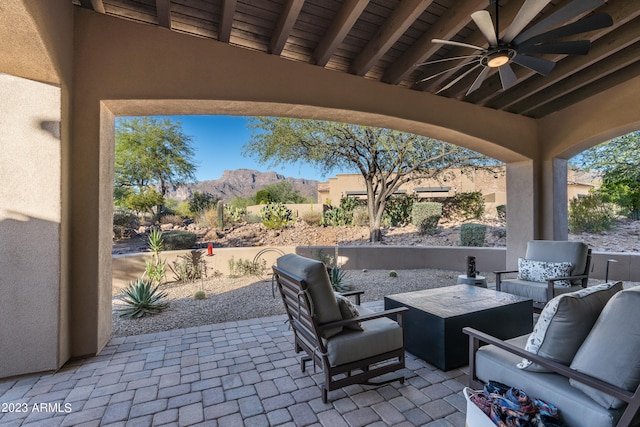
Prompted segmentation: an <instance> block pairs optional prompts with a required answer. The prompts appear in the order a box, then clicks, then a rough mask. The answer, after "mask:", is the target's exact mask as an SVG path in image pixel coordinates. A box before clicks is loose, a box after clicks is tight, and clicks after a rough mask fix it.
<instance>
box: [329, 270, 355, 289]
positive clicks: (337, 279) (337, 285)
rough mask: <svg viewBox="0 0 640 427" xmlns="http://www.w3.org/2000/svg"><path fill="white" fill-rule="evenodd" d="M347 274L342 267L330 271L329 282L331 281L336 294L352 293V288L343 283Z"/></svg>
mask: <svg viewBox="0 0 640 427" xmlns="http://www.w3.org/2000/svg"><path fill="white" fill-rule="evenodd" d="M346 275H347V273H346V272H345V271H344V270H343V269H341V268H340V267H333V268H331V270H329V280H331V286H332V287H333V290H334V291H336V292H345V291H350V290H351V286H349V285H345V284H343V283H342V281H343V280H344V278H345V276H346Z"/></svg>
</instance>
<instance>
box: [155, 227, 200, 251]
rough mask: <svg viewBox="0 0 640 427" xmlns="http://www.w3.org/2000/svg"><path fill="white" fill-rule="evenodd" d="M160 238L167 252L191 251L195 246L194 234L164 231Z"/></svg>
mask: <svg viewBox="0 0 640 427" xmlns="http://www.w3.org/2000/svg"><path fill="white" fill-rule="evenodd" d="M162 237H163V238H164V249H165V250H167V251H176V250H179V249H191V248H192V247H193V246H194V245H195V244H196V235H195V233H191V232H189V231H181V230H172V231H165V232H164V233H163V234H162Z"/></svg>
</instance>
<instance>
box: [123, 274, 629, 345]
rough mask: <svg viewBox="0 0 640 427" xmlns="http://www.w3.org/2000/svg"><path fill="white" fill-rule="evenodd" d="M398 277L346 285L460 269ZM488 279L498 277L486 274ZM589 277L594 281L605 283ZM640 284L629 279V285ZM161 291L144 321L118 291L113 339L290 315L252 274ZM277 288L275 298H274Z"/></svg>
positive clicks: (408, 284)
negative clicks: (164, 303)
mask: <svg viewBox="0 0 640 427" xmlns="http://www.w3.org/2000/svg"><path fill="white" fill-rule="evenodd" d="M397 273H398V277H389V270H347V275H346V277H345V279H344V283H345V284H347V285H350V286H351V287H352V288H353V289H357V290H363V291H364V292H365V293H364V295H363V299H362V302H368V301H379V300H382V299H383V297H384V296H385V295H391V294H397V293H402V292H411V291H417V290H421V289H429V288H439V287H443V286H450V285H454V284H455V283H456V279H457V277H458V275H459V274H460V272H459V271H450V270H435V269H418V270H397ZM482 274H483V275H484V276H485V277H486V278H487V282H489V283H492V282H495V275H493V274H492V273H482ZM602 282H603V281H602V280H598V279H589V284H590V285H591V284H597V283H602ZM637 285H640V283H635V282H625V287H630V286H637ZM161 288H162V290H164V291H165V292H166V293H167V294H168V298H167V300H168V302H169V307H168V308H167V309H166V310H164V311H163V312H162V313H160V314H156V315H154V316H146V317H143V318H141V319H124V318H121V317H119V316H117V314H116V313H115V310H116V309H117V307H118V306H120V305H121V304H122V303H121V301H120V299H119V298H120V295H121V294H119V293H118V291H115V290H114V295H113V309H114V313H113V333H112V336H113V337H120V336H128V335H140V334H148V333H154V332H160V331H168V330H171V329H180V328H188V327H191V326H201V325H208V324H213V323H222V322H229V321H235V320H243V319H252V318H256V317H266V316H274V315H277V314H285V312H284V307H283V305H282V300H281V299H280V296H279V295H278V294H277V290H276V289H272V284H271V281H270V280H267V281H265V280H262V279H257V278H252V277H240V278H228V277H215V278H207V279H206V280H203V281H201V282H196V283H187V284H182V283H169V284H166V285H163V286H162V287H161ZM197 291H204V292H205V293H206V294H207V299H204V300H194V299H193V294H195V293H196V292H197ZM274 292H276V293H275V298H274Z"/></svg>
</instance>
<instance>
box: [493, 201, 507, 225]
mask: <svg viewBox="0 0 640 427" xmlns="http://www.w3.org/2000/svg"><path fill="white" fill-rule="evenodd" d="M496 212H498V219H499V220H500V221H502V222H505V221H506V220H507V205H498V206H496Z"/></svg>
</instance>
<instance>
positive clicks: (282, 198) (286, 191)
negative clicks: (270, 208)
mask: <svg viewBox="0 0 640 427" xmlns="http://www.w3.org/2000/svg"><path fill="white" fill-rule="evenodd" d="M261 191H266V192H267V194H268V202H270V203H284V204H286V203H308V202H309V200H308V199H306V198H305V197H303V196H302V195H301V194H300V190H298V189H297V188H294V187H293V184H291V183H290V182H289V181H281V182H274V183H273V184H269V185H265V186H264V188H262V190H261ZM256 198H257V196H256Z"/></svg>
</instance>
